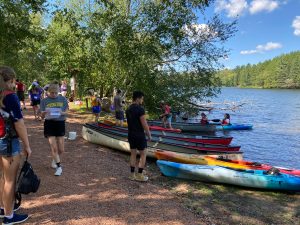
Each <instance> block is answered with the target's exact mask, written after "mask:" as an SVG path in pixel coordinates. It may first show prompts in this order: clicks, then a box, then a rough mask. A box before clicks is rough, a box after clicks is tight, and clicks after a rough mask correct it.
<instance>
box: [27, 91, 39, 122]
mask: <svg viewBox="0 0 300 225" xmlns="http://www.w3.org/2000/svg"><path fill="white" fill-rule="evenodd" d="M29 95H30V101H31V106H32V108H33V112H34V118H35V119H36V120H41V116H40V103H41V96H42V91H41V89H40V88H39V87H37V86H34V87H33V88H32V89H31V90H30V92H29Z"/></svg>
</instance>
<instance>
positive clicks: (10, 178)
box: [1, 154, 21, 217]
mask: <svg viewBox="0 0 300 225" xmlns="http://www.w3.org/2000/svg"><path fill="white" fill-rule="evenodd" d="M1 158H2V159H1V160H2V166H3V174H4V185H3V189H2V193H1V195H2V202H3V206H4V213H5V216H8V217H9V216H12V215H13V206H14V198H15V190H16V177H17V172H18V169H19V165H20V159H21V157H20V154H18V155H16V156H13V157H1Z"/></svg>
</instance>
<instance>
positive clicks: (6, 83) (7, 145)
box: [0, 66, 31, 224]
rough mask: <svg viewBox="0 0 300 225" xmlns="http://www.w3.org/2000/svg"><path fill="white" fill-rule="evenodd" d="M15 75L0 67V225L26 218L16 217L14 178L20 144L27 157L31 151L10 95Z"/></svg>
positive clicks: (16, 102) (15, 99) (17, 105)
mask: <svg viewBox="0 0 300 225" xmlns="http://www.w3.org/2000/svg"><path fill="white" fill-rule="evenodd" d="M15 78H16V73H15V71H14V70H13V69H12V68H10V67H6V66H1V67H0V107H1V109H0V111H1V116H0V124H1V126H0V134H1V138H0V170H1V178H0V207H1V208H0V217H1V218H3V223H2V224H16V223H22V222H24V221H26V220H27V219H28V215H26V214H24V215H22V214H16V213H14V212H15V211H17V210H18V206H17V205H15V204H14V202H15V190H16V178H17V172H18V169H19V166H20V160H21V155H20V153H21V145H20V141H19V139H21V141H22V145H23V148H24V153H25V154H26V155H27V156H28V157H29V156H30V155H31V149H30V145H29V141H28V135H27V129H26V126H25V124H24V120H23V115H22V112H21V107H20V102H19V99H18V97H17V95H16V94H15V93H14V92H13V88H14V87H15Z"/></svg>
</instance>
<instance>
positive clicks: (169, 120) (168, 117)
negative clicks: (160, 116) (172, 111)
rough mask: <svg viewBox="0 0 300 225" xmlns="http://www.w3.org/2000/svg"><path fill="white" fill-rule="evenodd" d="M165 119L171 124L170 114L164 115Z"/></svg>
mask: <svg viewBox="0 0 300 225" xmlns="http://www.w3.org/2000/svg"><path fill="white" fill-rule="evenodd" d="M166 121H167V122H168V123H170V124H171V122H172V115H169V116H167V117H166Z"/></svg>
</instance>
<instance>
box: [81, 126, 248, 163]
mask: <svg viewBox="0 0 300 225" xmlns="http://www.w3.org/2000/svg"><path fill="white" fill-rule="evenodd" d="M82 137H83V138H84V139H85V140H87V141H89V142H91V143H94V144H99V145H102V146H106V147H109V148H112V149H117V150H119V151H123V152H130V147H129V143H128V139H127V137H123V136H119V135H116V134H113V133H110V132H104V131H103V130H101V129H99V128H97V127H96V126H93V125H91V124H85V125H83V127H82ZM163 147H166V148H167V149H164V148H163ZM161 149H162V150H164V151H172V152H177V153H180V154H182V155H189V154H194V155H210V156H212V155H213V156H222V157H225V158H230V159H242V158H243V155H242V152H206V151H197V150H195V149H191V148H184V147H177V146H176V145H163V144H161V143H155V142H148V148H147V150H148V151H147V154H148V155H149V156H151V157H155V155H154V152H155V151H158V150H161Z"/></svg>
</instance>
